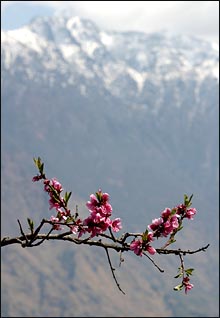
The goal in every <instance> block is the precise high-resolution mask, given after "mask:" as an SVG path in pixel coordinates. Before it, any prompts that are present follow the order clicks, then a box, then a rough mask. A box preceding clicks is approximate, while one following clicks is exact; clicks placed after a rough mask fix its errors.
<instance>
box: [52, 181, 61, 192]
mask: <svg viewBox="0 0 220 318" xmlns="http://www.w3.org/2000/svg"><path fill="white" fill-rule="evenodd" d="M51 185H52V187H53V188H54V189H55V190H56V191H57V192H61V191H63V188H62V185H61V184H60V183H59V182H58V181H57V179H56V178H53V179H51Z"/></svg>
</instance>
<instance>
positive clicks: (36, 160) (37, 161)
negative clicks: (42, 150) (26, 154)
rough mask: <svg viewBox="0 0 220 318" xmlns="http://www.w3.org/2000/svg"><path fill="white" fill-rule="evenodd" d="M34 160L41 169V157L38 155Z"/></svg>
mask: <svg viewBox="0 0 220 318" xmlns="http://www.w3.org/2000/svg"><path fill="white" fill-rule="evenodd" d="M33 160H34V163H35V166H36V167H37V168H38V169H39V170H40V169H41V165H42V163H41V158H40V157H38V158H37V159H36V158H33Z"/></svg>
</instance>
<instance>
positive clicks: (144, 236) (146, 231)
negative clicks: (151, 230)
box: [142, 229, 148, 242]
mask: <svg viewBox="0 0 220 318" xmlns="http://www.w3.org/2000/svg"><path fill="white" fill-rule="evenodd" d="M147 236H148V229H146V230H145V232H144V233H143V235H142V240H143V242H145V241H147Z"/></svg>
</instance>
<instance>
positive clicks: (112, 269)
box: [105, 247, 125, 295]
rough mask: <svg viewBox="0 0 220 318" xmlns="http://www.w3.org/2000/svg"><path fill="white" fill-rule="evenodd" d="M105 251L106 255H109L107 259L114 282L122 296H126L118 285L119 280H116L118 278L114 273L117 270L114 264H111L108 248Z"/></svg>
mask: <svg viewBox="0 0 220 318" xmlns="http://www.w3.org/2000/svg"><path fill="white" fill-rule="evenodd" d="M105 251H106V254H107V257H108V262H109V265H110V268H111V272H112V276H113V278H114V281H115V283H116V285H117V286H118V289H119V290H120V291H121V292H122V294H124V295H125V292H124V291H123V290H122V289H121V287H120V285H119V283H118V281H117V279H116V277H115V273H114V270H115V269H114V268H113V267H112V264H111V260H110V256H109V253H108V248H107V247H105Z"/></svg>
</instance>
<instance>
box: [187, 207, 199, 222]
mask: <svg viewBox="0 0 220 318" xmlns="http://www.w3.org/2000/svg"><path fill="white" fill-rule="evenodd" d="M196 213H197V211H196V209H195V208H190V209H187V210H186V217H187V218H188V219H190V220H193V217H194V215H195V214H196Z"/></svg>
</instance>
